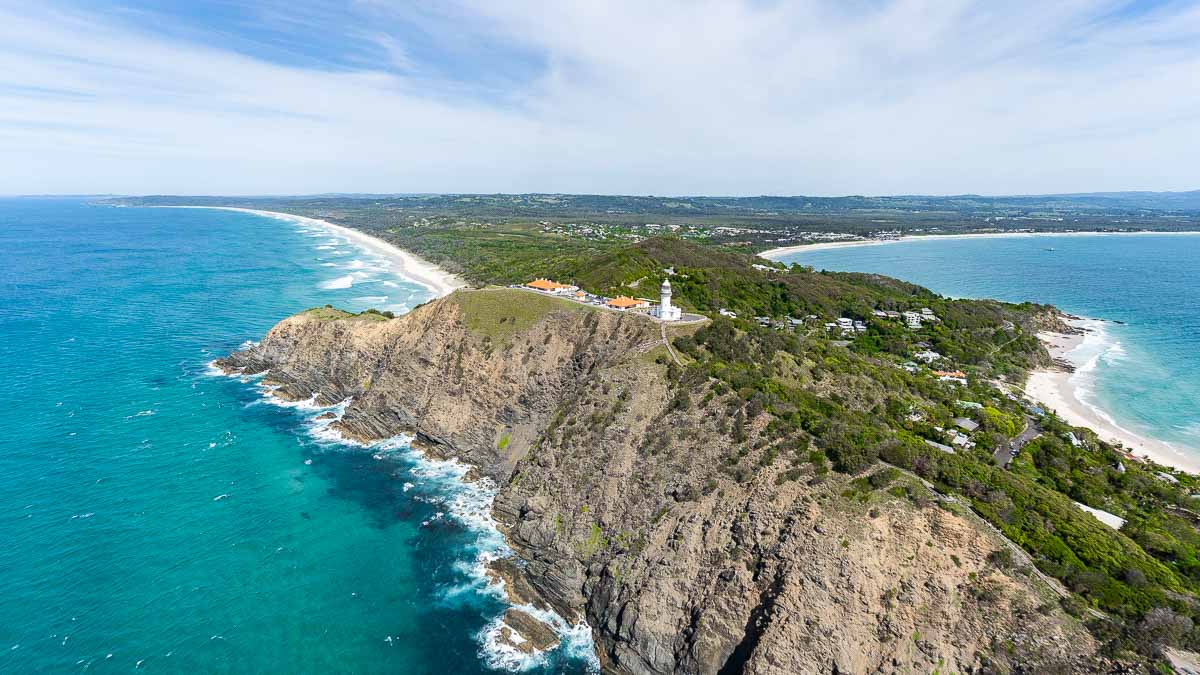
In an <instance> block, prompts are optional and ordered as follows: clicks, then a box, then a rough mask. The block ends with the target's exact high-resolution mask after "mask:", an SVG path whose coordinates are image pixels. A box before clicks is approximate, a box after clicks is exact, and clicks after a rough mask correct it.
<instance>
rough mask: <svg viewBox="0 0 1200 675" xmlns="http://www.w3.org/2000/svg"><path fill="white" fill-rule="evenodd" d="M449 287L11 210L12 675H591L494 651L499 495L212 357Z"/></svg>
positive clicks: (318, 247)
mask: <svg viewBox="0 0 1200 675" xmlns="http://www.w3.org/2000/svg"><path fill="white" fill-rule="evenodd" d="M426 299H428V291H427V290H426V289H425V288H424V287H422V286H419V285H416V284H414V283H411V282H408V281H406V280H405V279H403V278H402V277H399V276H397V275H396V274H395V273H394V272H393V271H392V270H391V269H390V267H389V266H388V262H387V261H386V260H383V259H380V258H378V257H375V256H372V255H370V254H368V253H366V252H364V251H362V250H360V249H358V248H356V247H355V246H353V245H352V244H351V243H349V242H347V241H345V240H343V239H341V238H339V237H337V236H334V235H331V234H330V233H329V232H327V231H325V230H323V229H321V228H319V227H316V226H313V225H304V224H297V223H294V222H290V221H286V220H280V219H274V218H269V217H262V216H256V215H251V214H245V213H234V212H228V211H219V210H209V209H149V208H146V209H142V208H114V207H107V206H100V205H92V204H89V203H88V202H86V201H81V200H35V199H20V200H0V363H3V364H4V377H2V378H0V399H2V400H3V409H4V411H5V415H4V420H3V424H0V542H2V546H0V600H2V601H0V672H4V673H32V672H47V673H50V672H53V673H66V672H104V673H108V672H113V673H116V672H134V671H145V672H193V673H221V672H226V673H282V672H288V673H335V672H361V673H371V672H391V673H474V672H493V671H494V670H496V669H523V670H526V671H528V672H585V671H587V670H589V669H591V668H592V667H594V664H593V663H591V662H590V660H589V658H590V656H589V649H590V643H589V642H588V637H587V632H586V630H579V631H576V633H575V634H573V635H571V636H569V637H570V638H571V639H570V640H568V642H567V643H566V646H564V647H563V648H561V649H558V650H554V651H552V652H549V653H547V654H545V655H543V656H542V657H541V658H539V659H528V658H518V655H516V654H514V653H506V652H503V651H501V650H498V649H497V648H496V647H495V643H494V642H493V641H492V640H491V639H490V636H489V631H491V630H493V629H494V628H495V627H496V623H495V622H496V619H497V617H498V616H499V615H500V613H501V612H503V610H504V609H505V605H504V604H503V602H502V600H501V599H500V598H499V597H497V595H496V594H495V593H494V592H493V591H492V590H490V589H488V588H486V587H485V584H484V580H483V577H482V574H481V565H480V563H481V561H482V560H486V559H487V558H488V557H490V556H494V555H498V554H500V553H503V551H504V543H503V540H502V538H501V537H500V536H499V535H498V533H497V532H496V531H495V530H494V529H493V528H492V527H491V525H490V522H489V520H488V517H487V516H488V512H489V510H490V502H491V492H490V490H489V488H488V486H487V485H479V484H473V485H468V484H464V483H463V482H462V481H460V480H459V478H460V476H461V475H462V473H463V471H464V469H465V467H462V466H460V465H456V464H453V463H445V462H429V461H425V460H423V459H422V458H421V457H420V456H419V455H418V454H417V453H415V452H414V451H412V450H411V449H410V448H409V447H408V445H407V444H406V443H405V442H404V440H403V439H394V440H392V441H388V442H385V443H381V444H379V445H377V446H374V447H370V448H364V447H355V446H351V445H348V444H346V443H343V442H340V441H339V440H338V439H337V438H336V437H334V436H332V435H331V434H329V433H328V432H327V431H326V430H325V429H324V428H323V427H322V424H323V423H322V422H318V421H316V420H315V419H314V418H315V417H316V416H317V415H318V414H319V413H320V412H322V410H320V409H317V408H314V407H312V406H306V405H302V404H301V405H280V404H277V403H274V402H272V401H271V399H270V398H269V397H268V396H266V395H264V394H265V392H264V391H263V390H262V388H261V387H260V386H259V385H258V384H257V383H256V382H255V381H253V380H250V379H237V378H228V377H223V376H219V375H216V374H214V373H213V372H212V369H211V368H210V367H209V365H208V364H209V363H210V362H211V361H212V360H213V359H214V358H216V357H218V356H221V355H224V354H226V353H228V352H230V351H231V350H234V349H237V348H238V346H239V345H241V344H243V343H244V342H245V341H247V340H255V339H258V338H260V337H261V336H262V335H263V333H265V332H266V331H267V329H269V328H270V327H271V326H272V325H273V324H274V323H275V322H276V321H277V320H279V319H280V318H282V317H284V316H287V315H289V314H292V313H295V312H298V311H300V310H303V309H305V308H308V307H313V306H317V305H323V304H326V303H332V304H334V305H335V306H339V307H344V308H347V309H351V310H362V309H366V308H368V307H376V308H379V309H391V310H393V311H396V312H403V311H405V310H407V309H409V308H411V307H412V306H414V305H416V304H418V303H420V302H423V301H424V300H426Z"/></svg>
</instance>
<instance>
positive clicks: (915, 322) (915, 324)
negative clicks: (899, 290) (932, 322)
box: [904, 312, 921, 329]
mask: <svg viewBox="0 0 1200 675" xmlns="http://www.w3.org/2000/svg"><path fill="white" fill-rule="evenodd" d="M904 322H905V323H906V324H908V327H909V328H913V329H916V328H920V327H921V315H920V314H917V313H916V312H905V313H904Z"/></svg>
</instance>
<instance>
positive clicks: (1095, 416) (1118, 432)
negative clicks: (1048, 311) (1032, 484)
mask: <svg viewBox="0 0 1200 675" xmlns="http://www.w3.org/2000/svg"><path fill="white" fill-rule="evenodd" d="M1071 323H1072V324H1075V325H1077V326H1079V327H1084V326H1086V325H1087V324H1088V323H1090V322H1088V321H1086V320H1085V321H1079V322H1076V321H1072V322H1071ZM1038 337H1039V338H1040V339H1041V340H1042V342H1044V343H1045V344H1046V348H1047V349H1048V350H1049V351H1050V355H1051V356H1052V357H1054V358H1056V359H1064V360H1066V361H1068V362H1070V363H1071V364H1072V365H1074V366H1076V367H1079V366H1081V365H1083V364H1081V363H1078V362H1076V361H1073V360H1072V352H1073V351H1075V350H1076V349H1077V348H1078V347H1079V346H1080V345H1081V344H1082V343H1083V340H1084V337H1085V336H1084V335H1083V334H1070V335H1068V334H1062V333H1039V334H1038ZM1074 377H1075V373H1067V372H1062V371H1060V370H1038V371H1034V372H1033V373H1031V374H1030V375H1029V380H1028V381H1026V383H1025V394H1026V395H1027V396H1029V398H1031V399H1033V400H1035V401H1037V402H1039V403H1041V404H1042V405H1043V406H1045V407H1046V408H1047V409H1049V410H1053V411H1054V412H1055V413H1057V414H1058V416H1059V417H1060V418H1062V419H1063V421H1065V422H1067V423H1068V424H1070V425H1072V426H1077V427H1088V428H1090V429H1092V430H1093V431H1095V432H1096V433H1097V434H1098V435H1099V436H1100V437H1101V438H1103V439H1104V440H1106V441H1109V442H1110V443H1119V444H1121V445H1124V446H1125V447H1126V449H1128V450H1130V451H1132V452H1133V453H1134V454H1135V455H1138V456H1143V457H1148V458H1150V459H1152V460H1154V461H1155V462H1158V463H1159V464H1164V465H1166V466H1172V467H1175V468H1177V469H1181V470H1183V471H1187V472H1190V473H1200V462H1197V461H1196V460H1195V459H1193V458H1192V457H1190V456H1188V455H1185V454H1183V453H1181V452H1179V451H1178V450H1176V449H1175V448H1173V447H1171V445H1169V444H1167V443H1164V442H1163V441H1159V440H1156V439H1153V438H1148V437H1145V436H1142V435H1139V434H1137V433H1134V432H1132V431H1130V430H1129V429H1126V428H1125V427H1122V426H1121V425H1119V424H1117V423H1116V422H1114V421H1113V419H1112V417H1110V416H1109V415H1108V414H1107V413H1105V412H1104V411H1102V410H1099V409H1097V408H1096V407H1095V406H1092V405H1089V404H1088V403H1086V402H1084V401H1083V399H1082V398H1081V397H1080V394H1081V392H1080V387H1079V384H1078V382H1077V381H1073V378H1074Z"/></svg>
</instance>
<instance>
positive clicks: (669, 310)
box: [655, 279, 682, 321]
mask: <svg viewBox="0 0 1200 675" xmlns="http://www.w3.org/2000/svg"><path fill="white" fill-rule="evenodd" d="M655 314H656V315H657V316H658V319H659V320H660V321H678V320H679V318H680V315H681V314H682V312H680V310H679V308H678V307H675V306H672V305H671V281H670V280H669V279H663V282H662V288H661V289H659V303H658V309H657V310H656V311H655Z"/></svg>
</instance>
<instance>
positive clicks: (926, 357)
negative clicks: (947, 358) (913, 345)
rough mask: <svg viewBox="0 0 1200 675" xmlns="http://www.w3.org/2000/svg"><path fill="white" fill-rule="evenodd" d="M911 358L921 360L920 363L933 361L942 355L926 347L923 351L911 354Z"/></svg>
mask: <svg viewBox="0 0 1200 675" xmlns="http://www.w3.org/2000/svg"><path fill="white" fill-rule="evenodd" d="M913 358H914V359H916V360H918V361H921V362H922V363H933V362H934V361H937V360H938V359H940V358H942V355H941V354H939V353H937V352H935V351H933V350H932V349H926V350H925V351H921V352H917V353H916V354H913Z"/></svg>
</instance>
